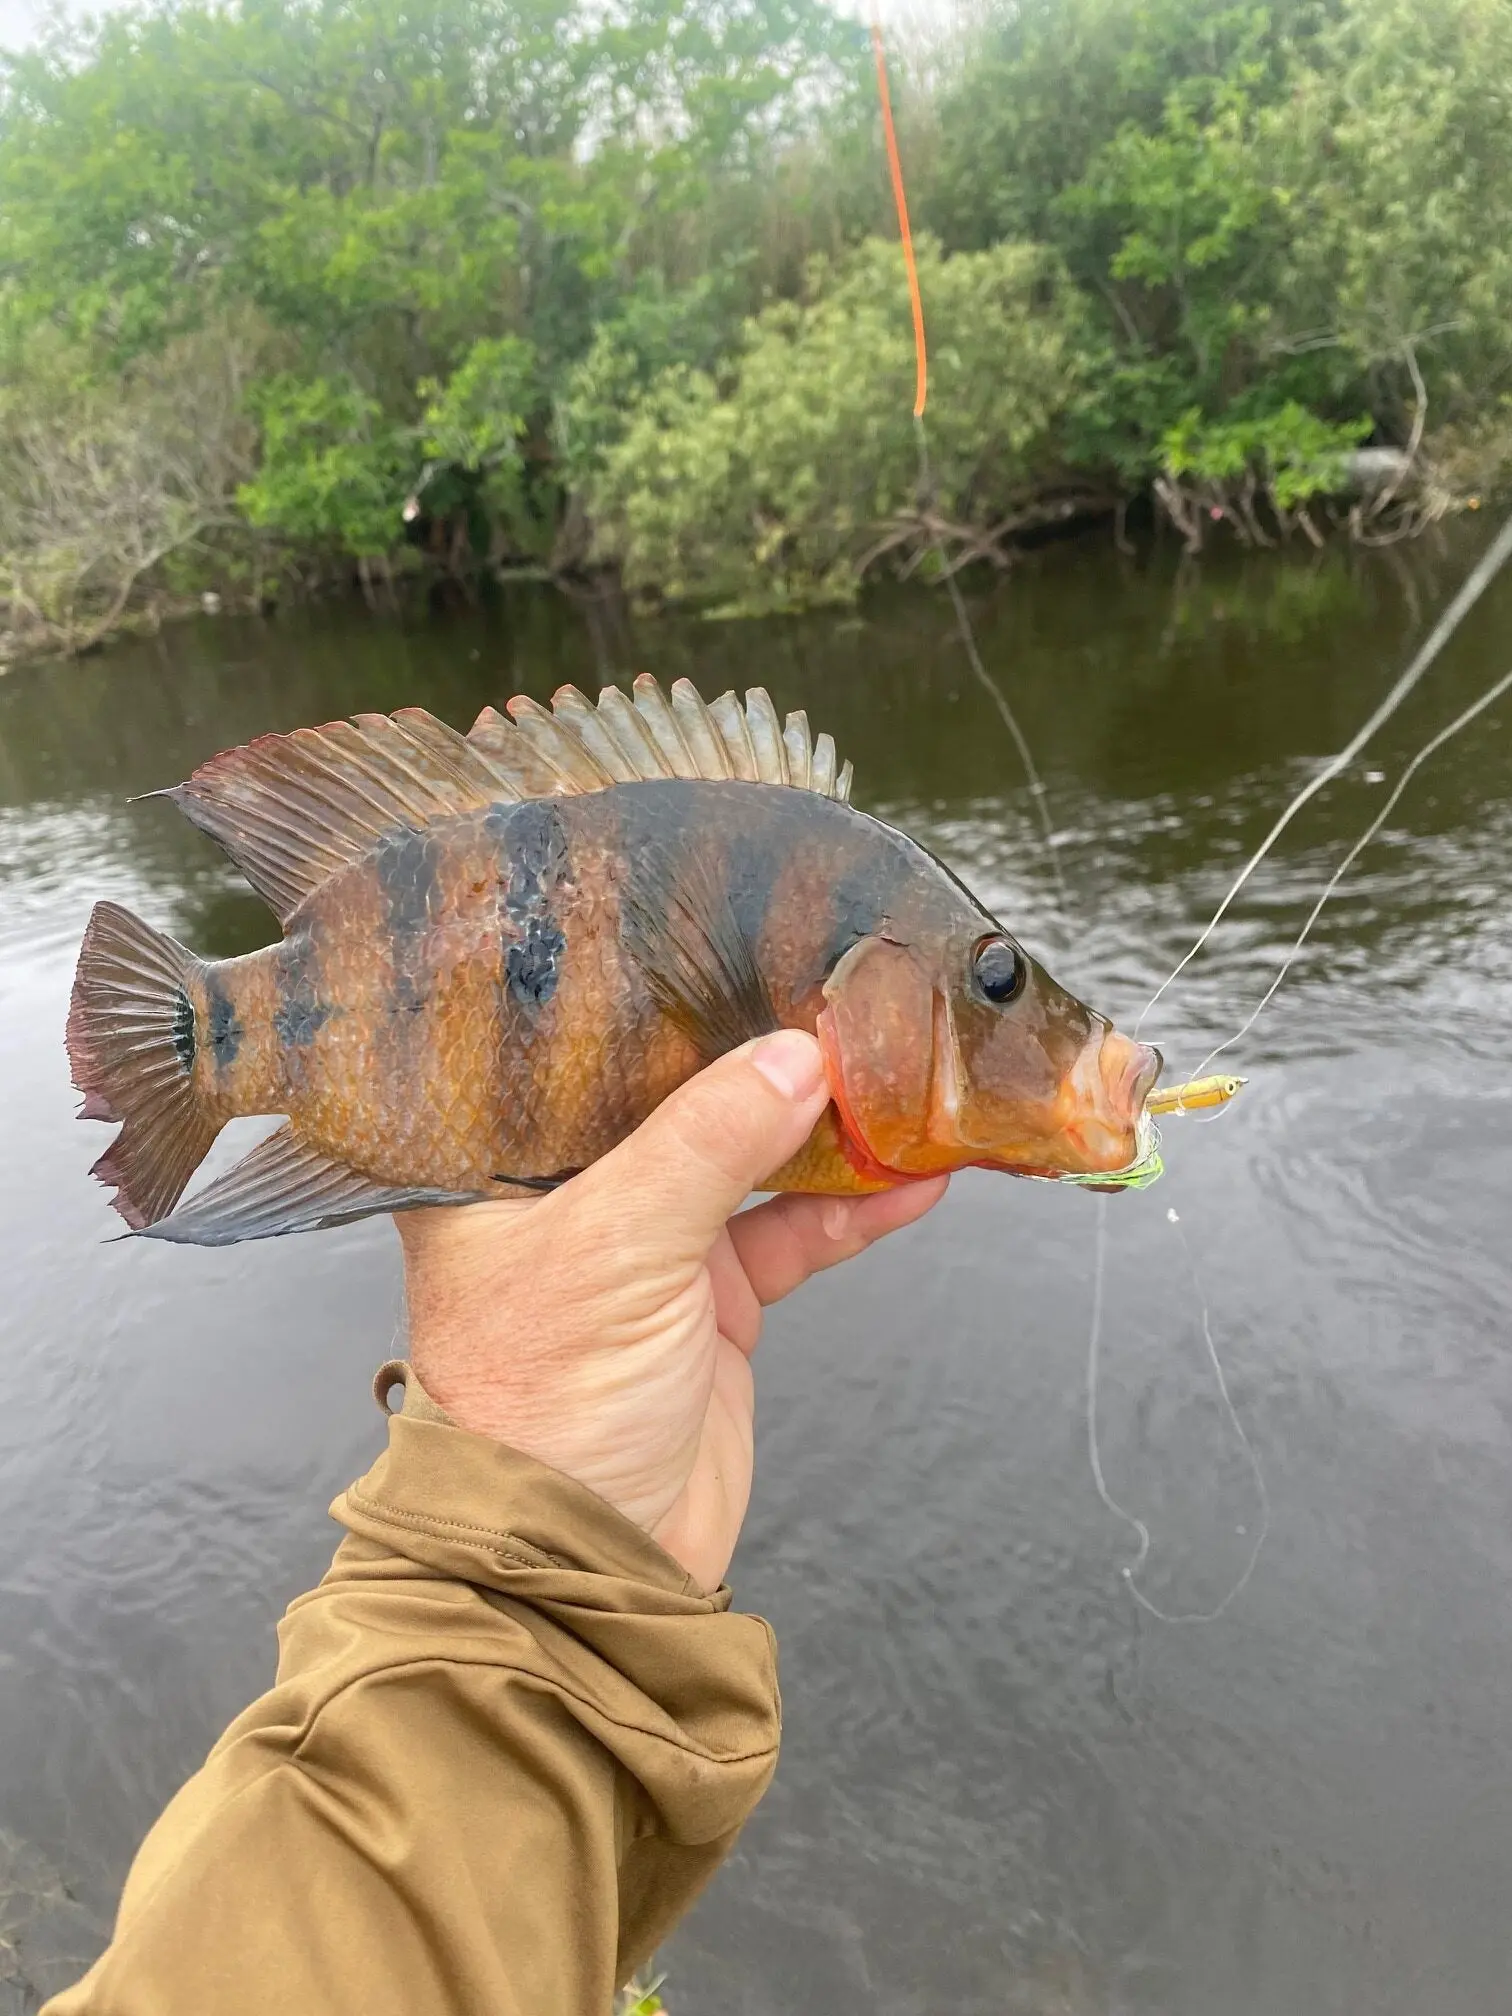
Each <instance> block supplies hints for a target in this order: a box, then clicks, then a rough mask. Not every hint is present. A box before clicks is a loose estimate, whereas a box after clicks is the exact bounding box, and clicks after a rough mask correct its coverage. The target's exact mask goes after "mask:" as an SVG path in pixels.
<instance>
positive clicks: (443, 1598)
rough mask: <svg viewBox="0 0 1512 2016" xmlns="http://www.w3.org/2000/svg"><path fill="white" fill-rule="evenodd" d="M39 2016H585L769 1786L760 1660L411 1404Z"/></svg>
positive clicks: (706, 1614) (772, 1689)
mask: <svg viewBox="0 0 1512 2016" xmlns="http://www.w3.org/2000/svg"><path fill="white" fill-rule="evenodd" d="M405 1407H406V1411H405V1413H404V1415H403V1416H401V1417H398V1418H396V1419H395V1421H394V1422H393V1423H392V1424H391V1429H390V1447H389V1450H388V1452H387V1453H386V1454H385V1456H384V1457H383V1458H381V1459H380V1461H379V1462H378V1463H377V1464H376V1465H375V1466H374V1468H373V1470H372V1471H370V1472H369V1473H368V1475H367V1476H366V1477H365V1478H363V1479H362V1480H361V1481H360V1482H359V1483H358V1484H356V1485H354V1486H353V1487H352V1489H351V1490H350V1491H348V1492H347V1493H346V1494H344V1496H343V1497H342V1498H341V1499H340V1500H338V1501H337V1504H336V1506H335V1507H334V1508H333V1509H334V1511H335V1514H336V1516H337V1518H338V1519H340V1520H341V1522H342V1523H343V1524H344V1525H345V1526H347V1528H348V1529H349V1537H348V1538H347V1539H346V1540H344V1541H343V1543H342V1546H341V1548H340V1549H339V1551H338V1553H337V1556H336V1559H335V1562H334V1563H333V1565H332V1568H331V1571H330V1573H329V1574H328V1575H327V1577H326V1578H325V1580H324V1581H323V1582H322V1583H321V1585H320V1586H319V1588H317V1589H316V1590H314V1591H312V1592H311V1593H310V1594H309V1595H307V1596H305V1597H302V1598H300V1600H299V1601H298V1602H297V1603H295V1604H294V1605H293V1606H292V1608H291V1609H290V1611H289V1613H288V1616H287V1617H286V1618H285V1620H284V1623H283V1626H282V1629H281V1634H280V1637H281V1657H280V1661H279V1670H278V1678H277V1681H276V1684H275V1685H274V1687H273V1688H272V1690H271V1691H270V1692H269V1693H268V1694H266V1695H265V1696H264V1697H263V1698H262V1699H261V1700H259V1701H258V1702H256V1703H254V1705H253V1706H252V1707H251V1708H249V1709H248V1710H247V1712H246V1713H245V1714H244V1715H242V1716H241V1717H240V1718H239V1719H238V1720H237V1722H236V1723H234V1724H233V1725H232V1727H231V1728H230V1729H229V1730H228V1731H227V1732H226V1734H225V1736H224V1737H223V1738H222V1739H221V1741H220V1742H219V1743H218V1744H217V1745H216V1747H215V1749H214V1751H213V1752H212V1753H211V1756H210V1758H209V1759H208V1761H207V1763H206V1764H205V1766H204V1768H203V1769H202V1770H201V1771H200V1772H199V1773H197V1774H196V1776H195V1777H194V1778H193V1779H191V1780H190V1782H189V1783H188V1784H187V1785H186V1786H185V1787H184V1789H183V1790H182V1791H181V1792H180V1793H179V1794H178V1796H177V1798H176V1799H175V1800H174V1801H173V1803H172V1805H170V1807H169V1808H168V1810H167V1812H166V1813H165V1814H164V1815H163V1817H162V1818H161V1820H160V1821H159V1822H158V1824H157V1826H156V1827H155V1828H154V1829H153V1830H152V1832H151V1834H150V1835H149V1836H148V1838H147V1840H146V1842H145V1843H144V1845H143V1847H142V1850H141V1853H140V1854H139V1856H138V1858H137V1862H136V1864H135V1866H134V1868H133V1870H132V1873H131V1876H130V1878H129V1880H128V1883H127V1887H126V1891H125V1894H124V1896H123V1899H122V1904H121V1911H120V1917H119V1920H118V1924H117V1928H116V1934H115V1938H114V1940H113V1941H112V1944H111V1946H110V1948H109V1949H108V1951H107V1952H106V1954H105V1955H104V1956H103V1958H102V1959H101V1961H100V1962H99V1963H98V1964H97V1966H96V1967H95V1968H94V1969H93V1970H92V1971H91V1973H90V1974H89V1976H88V1977H87V1978H86V1979H85V1980H84V1981H83V1982H82V1983H80V1984H79V1986H78V1987H76V1988H74V1989H72V1990H71V1991H69V1992H68V1993H66V1994H65V1995H63V1996H61V1997H59V1998H58V1999H57V2000H56V2001H55V2002H54V2003H52V2004H50V2005H49V2010H48V2012H47V2016H84V2012H91V2016H95V2012H99V2016H104V2012H106V2011H109V2016H147V2012H149V2011H150V2012H152V2016H178V2012H181V2011H182V2012H184V2016H189V2012H191V2011H192V2012H194V2016H203V2012H204V2011H205V2010H207V2009H211V2008H213V2009H215V2010H216V2011H217V2012H218V2016H242V2012H244V2011H245V2012H246V2016H253V2012H256V2016H266V2012H267V2011H268V2010H269V2009H270V2008H277V2009H278V2010H279V2011H280V2012H285V2016H305V2012H309V2016H315V2012H319V2016H345V2012H347V2011H351V2012H352V2016H358V2012H361V2016H388V2012H390V2011H392V2012H393V2016H401V2012H402V2016H418V2012H420V2011H422V2010H423V2011H425V2012H426V2016H442V2012H451V2011H456V2012H458V2016H460V2012H463V2011H467V2012H472V2011H479V2010H485V2009H486V2010H487V2011H489V2012H490V2016H510V2012H516V2011H518V2012H519V2016H601V2012H603V2011H605V2010H606V2009H607V2007H608V2004H609V2001H610V1998H611V1995H612V1991H613V1989H614V1987H615V1986H616V1985H617V1984H618V1982H619V1981H621V1980H622V1979H623V1978H624V1977H625V1975H626V1974H628V1973H629V1972H630V1971H631V1969H632V1968H633V1967H635V1966H636V1965H638V1964H639V1962H640V1961H641V1960H642V1959H643V1958H644V1957H645V1956H646V1955H647V1954H648V1953H649V1952H650V1951H651V1949H652V1948H653V1947H654V1946H655V1944H656V1943H657V1941H658V1940H659V1939H660V1938H661V1937H662V1936H663V1935H664V1934H665V1932H666V1931H667V1929H668V1928H669V1927H670V1925H671V1924H672V1923H673V1922H675V1920H676V1919H677V1918H678V1917H679V1916H680V1915H681V1913H682V1912H683V1910H685V1909H686V1907H687V1905H688V1903H689V1902H690V1901H691V1899H692V1898H693V1896H694V1895H696V1893H697V1891H698V1890H699V1889H700V1888H701V1887H702V1885H703V1883H704V1882H705V1881H707V1879H708V1876H709V1875H710V1874H711V1873H712V1871H713V1869H714V1868H715V1867H716V1866H717V1865H718V1863H719V1861H720V1860H721V1859H722V1857H723V1856H724V1854H725V1853H726V1852H727V1851H728V1849H729V1846H730V1845H731V1842H732V1841H733V1839H734V1836H735V1834H736V1832H737V1831H738V1829H739V1827H740V1825H741V1824H742V1822H743V1821H744V1819H745V1818H746V1816H747V1814H748V1813H749V1811H750V1810H751V1808H752V1806H753V1805H754V1804H755V1802H756V1800H757V1798H758V1797H759V1796H760V1794H761V1792H762V1790H763V1789H764V1787H765V1785H766V1783H767V1781H768V1779H769V1777H770V1775H771V1771H772V1768H773V1765H774V1763H775V1758H776V1745H777V1735H778V1703H777V1695H776V1682H775V1670H774V1656H773V1648H772V1644H771V1638H770V1633H769V1632H768V1630H767V1628H766V1626H765V1625H764V1624H762V1623H761V1622H760V1621H759V1620H757V1619H754V1618H748V1617H740V1616H735V1615H730V1614H726V1605H727V1603H728V1593H727V1592H725V1591H720V1592H719V1593H717V1594H716V1595H714V1596H712V1597H711V1596H705V1595H703V1594H701V1593H700V1592H698V1591H697V1590H696V1589H695V1588H694V1587H693V1585H692V1584H691V1583H690V1581H689V1579H688V1578H687V1576H686V1575H685V1574H684V1573H683V1572H682V1571H681V1570H680V1569H678V1568H677V1566H676V1564H675V1563H673V1562H672V1561H671V1560H670V1558H669V1557H668V1556H666V1555H665V1554H663V1553H662V1551H661V1550H660V1549H659V1548H658V1547H656V1546H655V1544H654V1543H653V1542H652V1541H650V1540H649V1539H648V1538H647V1536H646V1535H645V1534H643V1533H641V1532H640V1531H639V1530H638V1529H637V1528H636V1527H634V1526H632V1525H631V1524H630V1522H629V1521H628V1520H626V1519H625V1518H623V1517H622V1516H621V1515H620V1514H618V1513H616V1512H615V1511H614V1510H613V1509H612V1508H611V1507H610V1506H608V1505H607V1504H605V1503H604V1502H603V1501H602V1500H601V1499H598V1498H596V1497H595V1496H594V1495H593V1494H592V1493H591V1492H589V1491H587V1490H585V1489H584V1488H583V1487H582V1486H581V1485H578V1484H575V1483H573V1482H572V1481H571V1480H569V1479H567V1478H565V1477H563V1476H561V1475H559V1474H558V1473H556V1472H554V1471H551V1470H547V1469H545V1468H543V1467H542V1466H540V1465H538V1464H536V1463H533V1462H531V1461H529V1460H528V1459H526V1458H523V1457H520V1456H518V1455H515V1454H514V1453H513V1452H511V1451H509V1450H507V1449H504V1448H501V1447H500V1446H498V1445H497V1444H495V1443H492V1442H489V1441H487V1440H485V1439H484V1438H482V1437H479V1436H475V1435H469V1434H466V1433H464V1432H463V1431H462V1430H460V1429H458V1428H456V1427H454V1426H451V1425H449V1424H447V1423H446V1422H445V1421H444V1419H437V1418H435V1415H434V1410H431V1409H428V1408H427V1406H426V1404H425V1402H424V1399H423V1396H422V1395H420V1394H419V1393H418V1389H414V1388H412V1389H411V1391H410V1392H409V1394H408V1395H407V1396H406V1403H405Z"/></svg>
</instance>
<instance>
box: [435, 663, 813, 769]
mask: <svg viewBox="0 0 1512 2016" xmlns="http://www.w3.org/2000/svg"><path fill="white" fill-rule="evenodd" d="M506 711H507V714H508V719H506V718H505V715H504V714H501V713H499V711H498V710H497V708H494V707H485V708H484V710H483V712H482V713H481V714H480V715H479V716H478V718H477V720H476V721H475V722H474V724H473V726H472V729H471V731H470V733H469V735H468V740H469V741H470V742H472V743H474V744H475V745H476V746H477V747H478V748H479V749H481V750H482V751H483V753H484V754H485V755H486V756H487V758H488V760H489V762H490V763H491V764H493V766H494V767H495V769H497V770H498V771H499V772H500V773H501V774H502V775H504V776H506V777H509V778H510V779H511V780H512V781H513V782H514V784H515V786H516V788H517V789H518V791H519V793H520V795H521V796H522V797H525V798H537V797H548V796H553V795H571V794H574V793H577V792H579V791H602V790H605V789H606V788H607V787H608V786H609V785H611V784H629V783H634V782H636V781H638V780H643V779H652V778H656V777H706V778H711V779H713V780H715V781H719V780H722V779H724V778H727V777H739V778H744V779H745V780H747V781H748V782H750V783H759V784H788V785H792V786H794V787H795V788H797V789H799V790H804V791H815V792H817V793H818V794H819V796H820V797H821V798H839V799H841V800H848V799H849V798H850V787H851V766H850V765H849V763H847V764H845V765H843V766H838V765H837V764H836V761H835V745H834V743H833V742H832V741H831V740H830V738H829V736H828V735H819V736H816V737H811V736H810V734H809V726H808V717H807V715H805V714H803V713H801V712H799V713H794V714H789V716H788V717H787V721H786V723H783V722H781V721H780V720H779V719H778V715H777V710H776V708H775V707H774V706H773V705H772V701H771V697H770V695H769V694H768V693H767V692H766V690H765V688H764V687H761V686H754V687H752V688H751V690H750V691H749V692H748V693H747V694H746V697H745V705H744V706H742V705H741V703H740V701H739V700H737V699H736V697H735V695H734V694H733V693H724V694H721V695H720V697H719V699H717V700H715V701H712V702H710V703H709V704H708V705H707V706H706V705H705V704H704V702H703V700H702V699H701V698H700V697H699V694H698V690H697V688H696V687H694V686H693V685H691V684H690V683H689V682H688V680H686V679H679V680H677V681H676V682H675V683H674V685H673V687H672V690H671V693H670V695H668V694H665V693H663V692H662V689H661V687H660V686H659V685H658V684H657V683H656V681H655V680H654V679H653V678H652V677H651V675H650V674H649V673H647V672H642V673H641V674H640V675H639V677H638V678H637V679H636V681H635V698H634V700H633V702H632V701H631V700H629V699H627V697H626V696H625V695H624V694H623V693H622V692H621V691H620V690H619V688H618V687H617V686H606V687H604V689H603V690H602V692H601V693H600V694H599V697H598V705H597V706H596V707H595V706H594V705H593V703H592V701H590V700H589V699H588V697H587V695H586V694H584V693H580V692H579V691H578V689H577V687H576V686H563V687H560V688H559V689H558V690H557V692H556V693H555V694H554V695H553V696H552V701H551V709H550V712H548V711H547V710H546V708H544V707H542V706H539V705H538V704H537V702H535V701H534V700H526V699H524V698H518V697H517V698H516V699H513V700H511V701H510V702H509V703H508V707H507V710H506Z"/></svg>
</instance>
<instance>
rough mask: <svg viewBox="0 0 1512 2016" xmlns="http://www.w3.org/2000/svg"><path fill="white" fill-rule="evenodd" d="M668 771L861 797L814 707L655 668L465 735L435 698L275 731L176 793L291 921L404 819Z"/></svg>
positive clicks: (564, 693)
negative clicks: (712, 695)
mask: <svg viewBox="0 0 1512 2016" xmlns="http://www.w3.org/2000/svg"><path fill="white" fill-rule="evenodd" d="M655 777H705V778H712V779H715V780H720V779H724V778H728V777H741V778H747V779H749V780H751V781H753V782H757V783H762V784H792V785H795V786H798V787H799V788H802V789H806V790H809V791H816V792H818V793H819V795H820V796H821V797H824V798H839V799H848V798H849V797H850V785H851V766H850V765H849V763H847V764H846V765H845V766H844V768H843V769H841V770H840V771H839V772H838V774H837V772H836V767H835V745H834V743H833V742H832V741H831V740H830V738H829V736H828V735H820V736H819V737H818V738H817V739H816V740H814V741H813V742H812V743H811V742H810V738H809V731H808V721H807V718H806V717H805V716H804V715H803V714H801V713H798V714H789V716H788V717H787V723H786V726H785V727H784V726H783V725H782V724H780V723H779V721H778V718H777V710H776V709H775V708H774V707H773V705H772V702H771V700H770V698H769V697H768V695H767V693H766V692H765V690H764V689H763V688H761V687H759V686H757V687H754V688H753V689H752V690H751V691H750V692H749V693H747V695H746V704H745V706H744V707H742V706H741V704H740V702H739V701H738V700H737V699H736V698H735V695H734V694H733V693H726V694H724V695H723V696H722V697H721V698H720V699H718V700H716V701H715V702H714V704H713V706H712V707H706V706H705V705H704V703H703V701H702V700H701V699H700V698H699V696H698V693H697V691H696V690H695V688H694V687H692V686H691V685H689V683H688V681H687V680H686V679H679V680H678V681H677V683H676V684H675V685H674V686H673V688H672V694H671V698H670V700H669V699H668V698H667V696H666V695H665V694H663V692H662V690H661V688H660V687H659V686H658V685H657V683H656V681H655V680H654V679H652V678H651V677H650V676H649V674H646V673H642V674H641V675H640V677H639V678H638V679H637V680H636V682H635V698H634V701H633V702H632V701H631V700H629V699H627V698H626V696H625V695H624V694H623V693H621V692H620V691H619V689H618V688H617V687H614V686H606V687H605V688H604V690H603V691H602V692H601V693H600V694H599V700H598V706H597V707H594V706H593V705H592V704H591V703H590V702H589V701H588V699H587V698H586V697H585V696H584V695H583V694H582V693H580V692H579V691H578V690H577V688H576V687H575V686H563V687H562V688H561V689H560V690H559V691H558V692H557V694H556V695H555V697H554V698H553V700H552V703H551V711H550V712H548V711H547V709H546V708H544V707H542V706H540V705H539V704H538V703H537V702H536V701H534V700H528V699H526V698H525V697H524V696H523V695H516V697H515V698H514V699H512V700H511V701H510V702H509V703H508V718H506V716H505V715H504V714H500V713H498V712H497V711H496V710H495V709H494V708H492V707H485V708H484V710H483V712H482V713H481V714H480V715H479V716H478V718H477V720H476V721H475V722H474V724H473V727H472V729H471V731H470V733H468V734H467V735H465V736H463V735H459V734H458V733H457V732H456V730H455V729H453V728H448V727H447V726H446V724H445V722H443V721H438V720H436V718H435V716H434V715H431V714H427V713H426V712H425V710H424V709H423V708H421V707H405V708H401V709H400V711H399V712H398V713H397V714H392V715H390V714H359V715H357V716H356V718H355V719H354V720H351V721H332V722H328V723H327V725H326V726H325V727H323V728H296V729H295V730H294V732H293V733H292V734H291V735H260V736H258V738H257V740H256V741H255V742H248V743H247V744H245V746H244V747H242V748H240V749H227V750H225V751H223V752H222V753H221V754H220V755H219V756H212V757H211V758H210V760H209V762H208V763H202V764H201V765H200V767H199V768H198V770H196V771H195V773H194V775H193V776H192V777H191V778H190V779H189V781H188V783H186V784H179V785H175V786H174V788H173V789H172V790H170V791H166V792H163V793H162V794H161V795H162V796H163V797H167V798H171V799H172V800H173V801H174V803H175V804H176V805H177V806H178V807H179V808H180V810H181V811H182V812H183V813H184V815H185V816H186V817H187V818H188V819H191V820H192V821H193V822H194V824H195V825H196V826H198V827H200V828H201V830H202V831H204V832H206V833H208V834H209V835H210V837H211V838H212V839H213V840H216V841H218V842H219V844H220V845H221V846H222V847H224V848H225V850H226V852H227V853H228V854H229V855H230V856H231V859H232V860H233V861H234V862H235V863H236V865H237V867H238V868H240V869H241V871H242V873H243V874H244V875H245V876H246V878H247V880H248V881H249V882H250V883H251V884H252V887H253V888H254V889H255V890H256V891H257V893H258V895H259V896H261V897H262V898H263V900H264V901H265V902H266V903H268V904H269V905H270V906H271V908H272V909H273V910H274V911H275V912H276V913H277V915H278V919H279V921H280V923H283V924H287V923H288V921H289V919H290V917H291V916H292V915H293V913H294V912H295V911H296V910H297V909H298V908H299V906H300V904H301V903H303V902H304V900H305V898H306V897H307V896H309V895H310V894H311V892H312V891H313V890H315V889H318V888H319V887H320V885H321V883H322V882H324V881H326V880H327V878H328V877H329V876H331V875H334V874H336V873H338V872H339V871H340V870H341V869H343V868H349V867H351V866H352V864H353V863H354V862H356V861H360V860H361V859H362V857H363V856H364V855H365V854H367V853H368V852H369V851H370V850H371V849H372V848H373V847H374V846H375V845H376V844H377V842H378V841H379V840H380V839H381V838H382V836H383V835H384V834H385V833H391V832H393V831H394V830H395V829H396V828H401V829H402V828H405V827H407V828H409V829H410V830H411V831H417V830H419V829H420V828H421V827H424V826H429V825H431V824H432V823H433V822H434V821H435V820H437V819H447V818H451V817H452V816H453V815H454V814H456V813H459V812H471V811H476V810H480V809H481V808H482V807H483V806H485V805H496V804H498V803H499V802H500V801H501V800H503V801H505V802H507V803H514V802H517V801H518V800H520V799H524V798H550V797H572V796H575V795H577V794H578V793H579V792H583V791H603V790H606V789H607V788H608V787H609V786H610V785H612V784H622V783H632V782H635V781H637V780H642V779H648V778H655Z"/></svg>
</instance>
